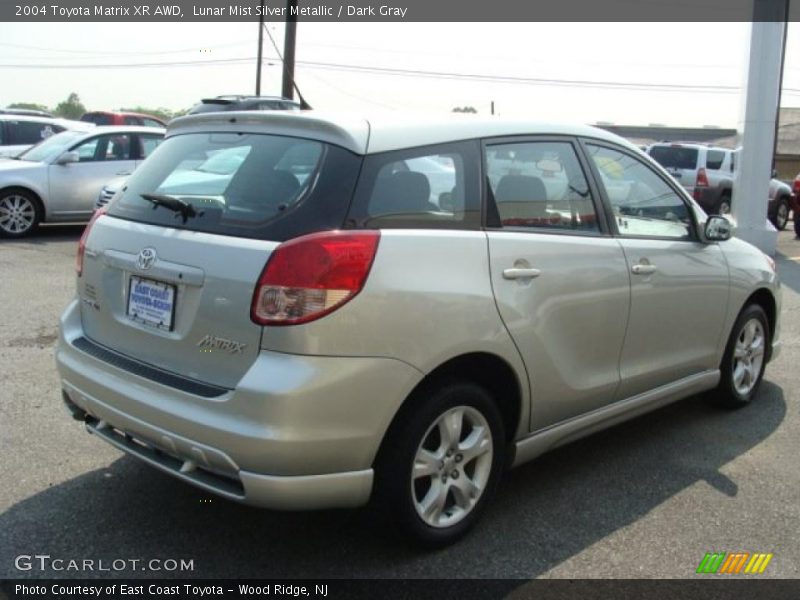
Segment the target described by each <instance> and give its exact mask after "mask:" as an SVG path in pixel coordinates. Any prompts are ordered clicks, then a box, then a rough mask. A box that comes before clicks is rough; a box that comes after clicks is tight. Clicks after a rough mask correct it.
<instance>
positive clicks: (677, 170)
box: [648, 144, 699, 192]
mask: <svg viewBox="0 0 800 600" xmlns="http://www.w3.org/2000/svg"><path fill="white" fill-rule="evenodd" d="M648 153H649V154H650V156H651V157H653V159H654V160H655V161H656V162H658V163H659V164H660V165H661V166H662V167H664V168H665V169H666V170H667V171H668V172H669V174H670V175H672V176H673V177H674V178H675V179H676V180H677V181H678V183H680V184H681V185H682V186H683V187H684V188H685V189H687V190H688V191H689V192H692V191H694V186H695V182H696V181H697V170H698V155H699V151H698V149H697V148H693V147H691V146H684V145H682V144H669V145H667V144H664V145H659V144H655V145H653V146H651V147H650V149H649V151H648Z"/></svg>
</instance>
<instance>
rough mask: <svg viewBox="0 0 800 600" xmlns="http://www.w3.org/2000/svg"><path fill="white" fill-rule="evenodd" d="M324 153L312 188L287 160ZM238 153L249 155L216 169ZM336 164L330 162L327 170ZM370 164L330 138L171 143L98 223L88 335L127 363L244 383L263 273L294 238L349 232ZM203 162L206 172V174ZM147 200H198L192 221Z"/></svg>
mask: <svg viewBox="0 0 800 600" xmlns="http://www.w3.org/2000/svg"><path fill="white" fill-rule="evenodd" d="M300 146H302V147H303V148H304V149H305V151H304V152H298V154H302V155H303V156H304V157H306V158H308V157H310V156H311V154H312V152H313V156H314V157H315V163H314V166H315V168H314V173H313V176H312V177H308V178H307V179H306V180H305V182H304V183H302V184H301V183H300V182H299V181H298V180H297V179H296V178H295V177H294V175H292V174H291V172H290V168H291V167H292V166H294V165H292V164H288V163H286V162H284V163H281V164H282V165H283V166H284V167H286V169H276V165H277V164H279V163H280V161H281V159H282V157H284V156H286V155H287V154H289V153H291V152H292V150H293V149H295V150H296V149H297V148H298V147H300ZM221 152H228V153H233V154H236V155H237V156H242V157H243V160H240V161H238V162H235V163H232V162H229V163H228V166H229V168H227V169H224V170H223V169H217V170H215V171H214V172H210V171H209V170H207V169H205V167H204V166H203V165H206V164H207V163H208V161H209V159H210V158H212V157H213V156H219V154H220V153H221ZM323 165H324V166H323ZM359 166H360V160H359V159H357V158H356V157H355V156H353V155H351V154H349V153H347V152H346V151H344V150H341V149H337V148H333V147H328V148H326V147H325V145H324V144H322V143H319V142H311V141H308V140H300V139H296V138H279V137H278V136H268V135H255V134H233V133H232V134H228V133H224V134H223V133H210V134H209V133H194V134H185V135H178V136H175V137H173V138H171V139H168V140H165V141H164V143H162V144H161V145H159V147H158V148H157V149H156V150H155V151H154V154H153V160H148V161H146V162H145V163H144V164H143V165H142V167H141V168H139V169H137V170H136V171H135V172H134V174H133V175H132V176H131V177H130V178H129V179H128V181H127V183H126V189H125V191H123V192H122V193H121V194H120V195H119V196H118V197H117V198H116V199H115V201H114V202H113V203H112V204H111V205H110V208H109V212H108V216H104V217H101V218H100V219H98V221H97V222H96V223H95V225H94V226H93V228H92V230H91V234H90V236H89V239H88V241H87V248H86V253H85V259H84V272H83V274H82V276H81V277H80V278H79V281H78V290H79V295H80V297H81V300H82V302H81V315H82V321H83V327H84V331H85V332H86V335H87V337H89V338H90V339H91V340H93V341H94V342H96V343H98V344H101V345H104V346H107V347H108V348H110V349H112V350H114V351H115V352H118V353H120V354H122V355H124V356H128V357H131V358H134V359H136V360H139V361H142V362H144V363H147V364H150V365H153V366H156V367H158V368H159V369H162V370H164V371H167V372H170V373H176V374H179V375H182V376H184V377H188V378H190V379H193V380H197V381H201V382H204V383H209V384H213V385H218V386H222V387H228V388H233V387H235V386H236V385H237V384H238V383H239V381H240V380H241V378H242V376H243V375H244V373H245V372H246V371H247V369H249V367H250V365H251V364H252V363H253V361H254V360H255V358H256V356H257V354H258V352H259V344H260V341H261V333H262V328H261V326H259V325H256V324H255V323H253V322H252V321H251V319H250V305H251V301H252V297H253V292H254V289H255V286H256V283H257V281H258V279H259V276H260V274H261V272H262V270H263V268H264V266H265V264H266V262H267V260H268V259H269V256H270V254H271V252H272V250H273V249H274V248H275V247H277V245H278V244H279V243H280V242H281V241H284V240H286V239H289V238H292V237H295V236H298V235H303V234H305V233H309V232H311V231H319V230H324V229H334V228H337V227H341V225H342V223H343V221H344V217H345V215H346V212H347V205H348V202H349V200H350V197H351V195H352V191H353V188H354V187H355V179H356V176H357V173H358V168H359ZM198 167H199V168H198ZM142 194H155V195H156V196H157V197H158V196H162V197H163V196H168V197H170V198H173V199H178V200H180V201H181V202H185V203H189V204H191V205H192V207H193V208H194V209H195V214H194V216H188V215H187V216H186V218H185V219H184V218H183V216H182V215H181V214H180V213H179V212H175V211H173V210H171V209H169V208H167V207H165V206H163V205H156V206H154V205H153V204H151V203H150V202H149V201H147V200H145V199H144V198H143V197H142Z"/></svg>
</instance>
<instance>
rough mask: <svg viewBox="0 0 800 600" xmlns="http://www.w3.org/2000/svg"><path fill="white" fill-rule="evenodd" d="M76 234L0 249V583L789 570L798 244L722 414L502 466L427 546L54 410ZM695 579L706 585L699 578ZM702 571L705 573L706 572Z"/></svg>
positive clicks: (696, 403)
mask: <svg viewBox="0 0 800 600" xmlns="http://www.w3.org/2000/svg"><path fill="white" fill-rule="evenodd" d="M81 229H82V228H81V227H47V228H43V229H42V230H41V231H40V232H39V233H38V234H36V235H35V236H34V237H32V238H30V239H27V240H25V241H8V240H0V273H1V274H2V277H1V278H0V307H2V308H0V314H2V316H1V317H0V365H2V366H1V367H0V454H2V457H3V458H2V460H0V511H1V512H0V578H16V577H33V578H39V577H46V576H50V577H52V576H58V577H86V576H89V577H91V576H108V575H109V573H108V572H97V571H95V572H76V571H53V570H49V569H47V570H44V571H41V570H39V569H38V568H34V569H31V570H18V569H17V568H16V567H15V557H17V556H19V555H37V554H38V555H49V556H51V557H52V558H62V559H65V560H70V559H75V560H83V559H93V560H99V559H103V560H104V561H105V562H106V564H110V563H111V561H112V560H114V559H125V560H130V559H139V560H143V561H148V560H150V559H178V560H180V559H190V560H193V564H194V569H193V570H192V571H190V572H164V571H158V572H156V571H150V570H144V571H142V570H140V569H141V567H139V568H137V569H131V568H126V569H125V570H122V571H119V572H117V573H115V574H117V575H121V576H130V577H163V576H181V577H202V578H218V577H243V578H244V577H248V578H252V577H260V578H262V577H263V578H269V577H274V578H294V577H297V578H312V577H313V578H347V577H363V578H373V577H399V578H426V577H457V578H461V577H482V578H525V579H527V578H534V577H544V578H549V577H557V578H562V577H563V578H593V577H618V578H650V577H668V578H686V577H693V576H696V575H695V569H696V567H697V565H698V563H699V562H700V560H701V559H702V558H703V556H704V554H705V553H706V552H708V551H712V550H713V551H728V552H733V551H748V552H771V553H773V554H774V558H773V559H772V562H771V563H770V564H769V567H768V568H767V570H766V572H765V573H764V574H763V575H761V576H760V577H784V578H788V577H800V536H798V535H797V524H798V522H800V502H798V498H800V461H798V460H797V456H798V450H800V442H798V440H800V411H798V406H797V405H798V400H800V391H799V390H798V376H797V372H798V365H800V241H795V240H794V239H793V237H794V235H793V233H790V231H789V230H791V224H790V226H789V228H788V229H787V231H786V232H783V233H782V234H781V238H780V255H779V256H778V261H777V262H778V265H779V266H778V268H779V271H780V275H781V278H782V280H783V282H784V296H783V313H782V338H783V341H784V348H783V352H782V354H781V356H780V357H779V358H778V359H777V360H776V361H774V362H773V363H772V364H771V365H769V367H768V369H767V374H766V381H765V384H764V385H763V387H762V389H761V391H760V394H759V396H758V398H757V399H756V401H755V402H754V403H753V404H752V405H751V406H749V407H747V408H745V409H743V410H740V411H735V412H726V411H720V410H717V409H715V408H711V407H709V406H707V405H706V404H705V403H704V402H703V401H702V400H701V399H699V398H689V399H687V400H684V401H682V402H679V403H677V404H674V405H672V406H669V407H667V408H665V409H662V410H659V411H657V412H655V413H652V414H649V415H646V416H644V417H641V418H639V419H636V420H634V421H631V422H628V423H626V424H623V425H620V426H617V427H615V428H613V429H611V430H608V431H605V432H603V433H600V434H597V435H594V436H592V437H590V438H587V439H584V440H582V441H579V442H577V443H575V444H572V445H571V446H567V447H564V448H561V449H559V450H556V451H554V452H552V453H550V454H548V455H546V456H544V457H542V458H540V459H539V460H537V461H535V462H533V463H530V464H528V465H525V466H523V467H521V468H519V469H517V470H515V471H513V472H510V473H509V474H508V475H507V477H506V478H505V481H504V483H503V484H502V485H501V488H500V490H499V493H498V495H497V497H496V498H495V501H494V502H493V503H492V505H491V506H490V508H489V510H488V512H487V514H486V515H485V518H484V520H483V521H482V522H481V523H480V525H479V527H478V529H477V530H476V531H474V532H473V534H472V535H470V536H469V537H467V538H466V539H465V540H463V541H462V542H460V543H459V544H457V545H455V546H453V547H451V548H448V549H445V550H441V551H437V552H421V551H419V550H417V549H414V548H410V547H407V546H404V545H400V544H398V543H397V542H396V541H395V540H394V539H393V538H392V536H390V535H387V533H388V532H383V531H381V530H379V529H376V528H375V526H374V523H373V521H372V520H371V519H369V518H368V516H367V515H366V514H365V513H364V511H359V510H353V511H326V512H317V513H297V514H295V513H277V512H267V511H260V510H256V509H252V508H248V507H243V506H239V505H237V504H234V503H231V502H227V501H224V500H220V499H216V498H209V496H208V495H206V494H203V493H201V492H199V491H197V490H195V489H193V488H192V487H189V486H188V485H185V484H183V483H181V482H179V481H177V480H174V479H172V478H171V477H169V476H167V475H164V474H161V473H159V472H157V471H155V470H154V469H152V468H150V467H147V466H145V465H144V464H141V463H139V462H138V461H137V460H136V459H133V458H130V457H127V456H124V455H123V454H122V453H120V452H118V451H117V450H115V449H113V448H111V447H110V446H108V445H106V444H105V443H104V442H102V441H100V440H97V439H95V438H93V437H92V436H90V435H88V434H86V433H85V432H84V431H83V427H82V425H81V424H79V423H77V422H75V421H73V420H71V419H70V418H69V417H68V416H67V414H66V411H65V410H64V408H63V406H62V402H61V393H60V388H59V382H58V377H57V374H56V369H55V366H54V363H53V345H54V341H55V339H56V330H57V323H58V317H59V315H60V313H61V311H62V310H63V308H64V306H65V305H66V304H67V302H68V301H69V299H70V298H71V296H72V294H73V290H74V268H73V265H74V259H75V249H76V245H77V240H78V238H79V237H80V232H81ZM698 577H702V576H698ZM706 577H708V576H706Z"/></svg>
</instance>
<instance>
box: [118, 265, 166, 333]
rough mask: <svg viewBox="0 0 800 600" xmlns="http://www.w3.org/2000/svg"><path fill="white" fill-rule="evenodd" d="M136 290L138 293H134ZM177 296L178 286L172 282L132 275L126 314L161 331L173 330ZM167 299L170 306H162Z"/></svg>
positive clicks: (137, 321) (129, 282)
mask: <svg viewBox="0 0 800 600" xmlns="http://www.w3.org/2000/svg"><path fill="white" fill-rule="evenodd" d="M135 286H139V289H136V287H135ZM134 290H135V291H136V292H137V293H135V294H134ZM151 290H155V293H152V292H151ZM177 296H178V288H177V286H175V285H173V284H171V283H166V282H164V281H158V280H156V279H149V278H147V277H139V276H138V275H131V276H130V279H129V281H128V296H127V299H126V301H125V315H126V316H127V317H128V318H129V319H130V320H131V321H133V322H135V323H139V324H141V325H145V326H147V327H152V328H154V329H158V330H159V331H172V330H173V329H174V328H175V304H176V299H177ZM165 299H166V300H167V301H168V303H169V306H168V307H164V306H162V304H163V303H164V302H165ZM148 303H149V304H148ZM165 317H168V319H167V322H166V323H165V322H164V321H165Z"/></svg>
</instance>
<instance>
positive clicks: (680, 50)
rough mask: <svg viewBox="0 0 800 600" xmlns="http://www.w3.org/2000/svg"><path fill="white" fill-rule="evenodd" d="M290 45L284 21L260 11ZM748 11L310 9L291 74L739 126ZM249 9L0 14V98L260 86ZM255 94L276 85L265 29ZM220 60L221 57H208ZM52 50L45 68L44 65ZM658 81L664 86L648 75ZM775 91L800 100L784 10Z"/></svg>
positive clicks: (89, 97) (113, 96)
mask: <svg viewBox="0 0 800 600" xmlns="http://www.w3.org/2000/svg"><path fill="white" fill-rule="evenodd" d="M268 27H269V31H270V33H271V34H272V36H273V37H274V38H275V41H276V43H277V45H278V48H279V49H280V50H281V51H282V50H283V23H270V24H268ZM749 35H750V24H749V23H673V24H670V23H304V22H302V21H301V22H300V23H299V24H298V30H297V61H298V64H297V73H296V80H297V83H298V85H299V87H300V90H301V91H302V93H303V95H304V96H305V98H306V100H307V101H308V102H309V103H310V104H311V105H312V106H313V107H314V108H315V109H324V110H335V111H340V110H347V111H356V112H361V113H363V112H369V113H372V112H376V111H377V112H379V111H384V110H413V111H417V112H420V111H421V112H430V111H432V112H449V111H450V110H452V108H454V107H456V106H473V107H475V108H476V109H477V110H478V111H479V112H480V113H482V114H489V112H490V106H491V103H492V101H494V103H495V111H496V113H497V114H500V115H505V116H514V117H528V118H531V119H535V120H556V121H564V122H571V123H598V122H606V123H616V124H626V125H648V124H664V125H675V126H679V125H683V126H704V125H711V126H720V127H736V126H737V124H739V122H740V120H741V111H742V94H741V87H742V85H743V83H744V80H745V71H746V65H747V56H746V53H747V47H748V40H749ZM257 36H258V24H257V23H208V22H205V23H147V24H144V23H8V22H3V23H0V106H5V105H7V104H9V103H12V102H36V103H40V104H45V105H48V106H51V107H52V106H55V105H56V104H57V103H58V102H60V101H62V100H64V99H65V98H66V97H67V95H68V94H69V93H70V92H76V93H77V94H78V95H79V96H80V98H81V100H82V101H83V103H84V104H85V105H86V107H87V108H88V109H90V110H109V109H117V108H120V107H123V106H126V107H131V106H151V107H166V108H169V109H173V110H175V109H182V108H188V107H190V106H191V105H192V104H194V103H196V102H197V101H199V99H200V98H203V97H210V96H216V95H219V94H231V93H253V92H254V90H255V72H256V64H255V63H256V61H255V56H256V49H257V48H256V46H257ZM264 55H265V61H264V66H263V71H262V94H265V95H267V94H280V85H281V83H280V76H281V65H280V62H279V60H278V59H277V55H276V52H275V50H274V49H273V48H272V45H271V42H270V40H269V37H267V36H265V38H264ZM215 61H219V62H215ZM43 66H46V67H48V68H42V67H43ZM654 86H657V87H654ZM782 105H783V106H800V23H790V25H789V34H788V43H787V48H786V64H785V72H784V93H783V97H782Z"/></svg>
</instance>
